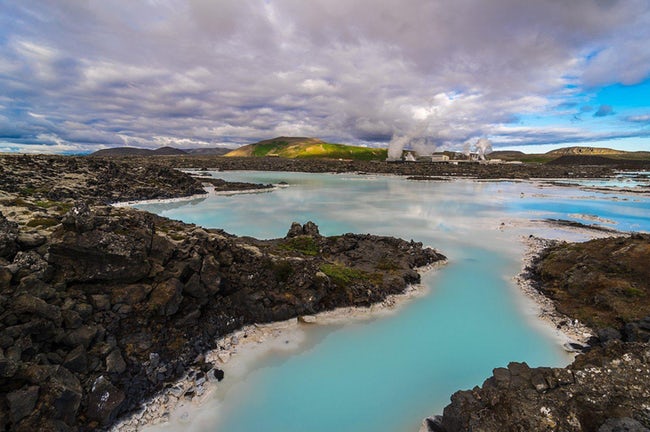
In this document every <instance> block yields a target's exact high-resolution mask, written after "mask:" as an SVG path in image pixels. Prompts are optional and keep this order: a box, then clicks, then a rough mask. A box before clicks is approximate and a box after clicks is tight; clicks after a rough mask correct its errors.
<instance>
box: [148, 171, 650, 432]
mask: <svg viewBox="0 0 650 432" xmlns="http://www.w3.org/2000/svg"><path fill="white" fill-rule="evenodd" d="M216 174H218V176H219V177H222V178H224V179H226V180H233V181H251V182H256V183H279V182H280V181H285V182H287V183H289V184H290V187H288V188H282V189H278V190H275V191H273V192H271V193H265V194H257V195H250V194H249V195H241V196H210V197H207V198H203V199H199V200H193V201H189V202H186V203H178V202H175V203H168V204H159V205H150V204H149V205H139V206H138V207H140V208H143V209H146V210H149V211H153V212H156V213H159V214H162V215H164V216H168V217H171V218H176V219H181V220H184V221H186V222H192V223H197V224H200V225H203V226H206V227H219V228H223V229H225V230H226V231H228V232H231V233H234V234H238V235H252V236H256V237H260V238H272V237H282V236H284V234H285V233H286V231H287V230H288V228H289V225H290V223H291V222H292V221H294V220H295V221H299V222H302V223H304V222H306V221H307V220H313V221H314V222H316V223H317V224H318V225H319V226H320V229H321V233H323V234H325V235H335V234H341V233H344V232H362V233H363V232H370V233H373V234H381V235H393V236H398V237H402V238H406V239H414V240H417V241H422V242H423V243H425V244H426V245H431V246H434V247H436V248H438V249H440V250H441V251H442V252H443V253H444V254H446V255H447V256H448V257H449V264H448V265H446V266H445V267H442V268H441V269H440V270H437V271H434V272H431V273H427V274H426V275H425V276H424V278H423V283H424V284H425V285H426V286H427V287H428V292H427V293H426V294H425V295H424V296H422V297H421V298H418V299H417V300H416V301H411V302H409V303H408V304H406V305H405V306H404V307H402V308H400V309H399V312H398V313H396V314H390V315H384V316H380V317H375V318H372V319H367V320H365V321H353V322H350V323H348V324H332V325H316V326H314V325H312V326H298V327H295V328H294V329H289V330H287V331H286V332H285V333H283V335H282V336H281V337H280V338H279V339H278V340H276V341H274V342H270V343H266V344H262V345H263V347H262V348H258V349H257V351H255V350H251V352H244V353H240V354H239V356H238V357H237V358H236V360H233V361H232V362H231V363H228V364H226V366H225V372H226V379H225V380H224V381H223V383H222V384H221V385H220V386H219V389H218V390H217V391H216V392H215V393H214V394H213V395H212V397H211V399H210V400H208V401H207V402H206V403H204V404H203V405H202V406H201V407H198V408H195V407H189V406H186V407H183V408H182V410H180V411H179V412H178V413H177V414H176V415H175V416H172V422H171V423H170V424H168V425H166V426H163V427H159V428H160V429H161V430H173V431H176V430H184V431H185V430H193V431H226V432H240V431H241V432H250V431H258V430H264V431H268V432H275V431H277V432H280V431H282V432H291V431H301V432H302V431H305V430H309V431H314V432H319V431H323V432H325V431H328V432H330V431H334V430H336V431H350V432H364V431H368V432H370V431H372V432H397V431H407V430H412V431H416V430H418V428H419V424H420V422H421V420H422V418H424V417H426V416H428V415H432V414H436V413H440V412H441V410H442V408H443V407H444V406H445V405H446V404H447V403H448V401H449V396H450V395H451V394H452V393H453V392H454V391H456V390H458V389H463V388H471V387H473V386H474V385H477V384H481V383H482V381H483V380H484V379H485V378H486V377H487V376H488V375H489V374H490V373H491V370H492V369H493V368H495V367H499V366H505V365H507V363H508V362H509V361H526V362H528V363H529V364H530V365H532V366H536V365H547V366H562V365H564V364H566V363H568V362H569V360H570V356H569V355H568V354H567V353H566V352H564V351H563V350H562V349H561V345H560V344H559V343H558V338H557V334H555V332H554V329H552V328H550V327H548V326H547V325H545V324H543V323H541V322H540V321H539V320H537V319H535V312H534V305H532V304H531V302H530V301H529V300H527V299H525V298H524V297H523V295H522V294H521V293H520V292H519V291H518V290H517V288H516V286H515V284H514V282H513V280H512V278H513V277H514V276H515V275H516V274H517V273H518V272H519V271H520V266H521V255H522V253H523V251H524V246H523V244H522V243H521V241H520V237H521V236H522V235H523V236H527V235H529V234H536V235H539V234H546V235H548V234H552V233H553V232H550V231H549V228H548V227H547V226H545V225H541V224H537V225H536V224H531V223H529V220H530V219H531V218H532V219H544V218H549V217H550V218H558V219H570V218H571V216H570V215H573V216H574V217H576V216H578V217H579V216H580V215H590V217H601V218H604V219H607V220H608V221H613V222H615V223H616V225H617V229H623V230H628V229H637V230H643V231H649V230H650V220H649V213H650V212H649V211H648V209H650V206H649V200H648V198H647V197H634V199H628V197H627V196H621V198H620V199H613V198H615V197H613V196H612V195H611V194H603V193H598V192H588V193H587V192H581V191H579V190H573V189H568V188H553V187H550V188H549V187H547V186H546V187H543V188H542V187H541V186H539V185H535V184H532V183H523V182H508V181H503V182H473V181H454V182H412V181H408V180H405V179H402V178H397V177H391V176H354V175H323V174H317V175H314V174H312V175H310V174H300V173H256V172H227V173H216ZM574 198H577V199H574ZM554 234H555V235H558V236H562V235H563V234H557V232H554ZM287 341H288V343H287ZM179 413H180V414H179Z"/></svg>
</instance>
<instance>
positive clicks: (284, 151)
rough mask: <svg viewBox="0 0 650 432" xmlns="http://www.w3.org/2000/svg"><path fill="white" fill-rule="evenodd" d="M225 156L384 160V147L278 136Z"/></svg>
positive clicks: (385, 151) (385, 152)
mask: <svg viewBox="0 0 650 432" xmlns="http://www.w3.org/2000/svg"><path fill="white" fill-rule="evenodd" d="M225 156H226V157H236V156H238V157H264V156H267V157H269V156H276V157H283V158H289V159H295V158H298V159H309V158H327V159H355V160H373V159H374V160H384V159H386V157H387V150H386V149H378V148H368V147H356V146H350V145H344V144H332V143H326V142H325V141H322V140H319V139H316V138H304V137H278V138H273V139H270V140H265V141H260V142H257V143H254V144H248V145H245V146H243V147H240V148H238V149H236V150H233V151H231V152H230V153H227V154H226V155H225Z"/></svg>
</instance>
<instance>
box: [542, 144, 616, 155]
mask: <svg viewBox="0 0 650 432" xmlns="http://www.w3.org/2000/svg"><path fill="white" fill-rule="evenodd" d="M625 153H627V152H625V151H621V150H614V149H610V148H599V147H582V146H576V147H563V148H559V149H557V150H551V151H550V152H547V153H546V154H547V155H549V156H569V155H590V156H591V155H594V156H612V155H621V154H625Z"/></svg>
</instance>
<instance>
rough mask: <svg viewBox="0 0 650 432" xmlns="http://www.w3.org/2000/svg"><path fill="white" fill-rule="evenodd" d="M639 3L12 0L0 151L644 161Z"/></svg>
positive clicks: (649, 69)
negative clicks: (243, 147)
mask: <svg viewBox="0 0 650 432" xmlns="http://www.w3.org/2000/svg"><path fill="white" fill-rule="evenodd" d="M648 41H650V1H648V0H571V1H565V0H490V1H485V0H309V1H306V0H138V1H133V0H111V1H104V0H57V1H50V2H44V1H32V0H5V1H2V2H0V151H22V152H51V153H62V152H82V151H92V150H97V149H100V148H106V147H111V146H124V145H128V146H138V147H148V148H156V147H160V146H163V145H171V146H175V147H180V148H188V147H213V146H218V145H227V146H230V147H236V146H237V145H239V144H243V143H249V142H253V141H257V140H259V139H266V138H271V137H274V136H279V135H293V136H312V137H319V138H322V139H325V140H327V141H330V142H342V143H350V144H361V145H369V146H384V147H385V146H386V145H387V144H388V142H389V141H390V140H391V139H394V138H398V139H407V140H411V142H412V145H414V146H420V147H425V148H428V149H443V148H444V149H460V148H462V146H463V143H465V142H467V141H468V140H469V141H471V142H474V141H475V140H477V139H479V138H488V139H490V140H491V141H492V143H493V146H494V147H495V149H498V148H517V149H520V150H523V151H526V152H534V151H540V150H544V151H546V150H548V149H551V148H557V147H561V146H567V145H593V146H601V147H602V146H604V147H615V148H622V149H630V150H634V149H636V150H643V149H645V150H650V43H649V42H648Z"/></svg>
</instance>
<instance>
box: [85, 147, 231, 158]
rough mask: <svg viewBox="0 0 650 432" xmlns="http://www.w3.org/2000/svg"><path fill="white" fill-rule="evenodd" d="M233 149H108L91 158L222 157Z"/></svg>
mask: <svg viewBox="0 0 650 432" xmlns="http://www.w3.org/2000/svg"><path fill="white" fill-rule="evenodd" d="M231 150H232V149H229V148H225V147H211V148H194V149H184V150H181V149H177V148H175V147H169V146H165V147H160V148H157V149H155V150H151V149H144V148H137V147H113V148H108V149H102V150H97V151H96V152H94V153H91V154H90V155H89V156H100V157H123V156H180V155H203V156H221V155H224V154H226V153H228V152H229V151H231Z"/></svg>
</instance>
